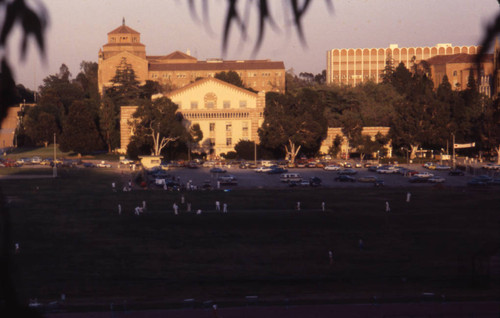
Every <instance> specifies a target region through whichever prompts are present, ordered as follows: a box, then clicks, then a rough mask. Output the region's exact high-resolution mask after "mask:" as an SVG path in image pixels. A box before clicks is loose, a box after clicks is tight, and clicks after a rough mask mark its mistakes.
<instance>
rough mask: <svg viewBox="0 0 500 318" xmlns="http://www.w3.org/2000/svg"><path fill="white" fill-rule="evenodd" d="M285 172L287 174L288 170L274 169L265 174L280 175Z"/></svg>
mask: <svg viewBox="0 0 500 318" xmlns="http://www.w3.org/2000/svg"><path fill="white" fill-rule="evenodd" d="M285 172H288V170H287V169H285V168H281V167H274V168H272V169H271V170H269V171H268V172H267V173H268V174H281V173H285Z"/></svg>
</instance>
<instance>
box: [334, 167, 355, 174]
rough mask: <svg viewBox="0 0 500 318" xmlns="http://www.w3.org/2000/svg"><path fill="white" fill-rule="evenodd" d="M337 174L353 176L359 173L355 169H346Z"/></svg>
mask: <svg viewBox="0 0 500 318" xmlns="http://www.w3.org/2000/svg"><path fill="white" fill-rule="evenodd" d="M337 173H338V174H340V175H353V174H356V173H358V172H357V171H356V170H354V169H351V168H346V169H342V170H340V171H338V172H337Z"/></svg>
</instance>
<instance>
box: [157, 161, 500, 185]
mask: <svg viewBox="0 0 500 318" xmlns="http://www.w3.org/2000/svg"><path fill="white" fill-rule="evenodd" d="M405 167H408V168H410V169H413V170H417V171H419V172H428V173H431V174H433V175H434V176H439V177H443V178H444V179H445V181H444V182H443V183H440V185H442V186H450V187H463V186H467V182H468V181H470V180H472V179H473V178H474V177H475V175H477V174H490V175H491V176H493V175H494V173H495V172H493V171H483V169H477V170H475V175H474V174H471V173H465V175H464V176H449V175H448V171H436V170H427V169H425V168H423V167H422V166H421V165H417V164H413V165H409V166H408V165H405ZM223 169H224V170H226V171H227V172H226V173H225V174H230V175H233V176H234V177H235V178H236V179H237V185H231V186H224V185H221V186H220V187H221V188H288V187H290V185H289V184H287V183H284V182H281V181H280V175H279V174H267V173H258V172H255V171H253V169H240V168H238V167H234V166H225V167H223ZM355 170H356V174H355V175H353V177H354V178H355V179H358V178H360V177H364V176H376V177H378V178H379V179H382V180H383V181H384V186H385V187H407V186H412V187H414V186H416V187H432V186H435V185H436V184H435V183H429V182H426V183H410V182H409V179H410V177H409V176H403V175H401V174H378V173H376V172H372V171H369V170H368V169H367V168H356V169H355ZM288 172H293V173H298V174H300V176H301V177H302V178H303V179H304V180H309V178H312V177H318V178H320V179H321V180H322V184H321V186H322V187H332V188H347V187H353V188H358V187H373V186H374V184H373V183H362V182H358V181H355V182H340V181H335V178H336V177H337V176H338V175H339V173H338V172H337V171H326V170H324V169H321V168H292V169H288ZM167 173H168V174H170V175H172V176H174V177H175V178H179V179H180V181H181V183H182V184H186V182H188V181H189V180H191V181H192V184H194V185H198V186H200V185H202V184H205V183H209V184H210V185H211V186H212V187H214V188H215V187H217V179H218V177H219V176H221V175H224V174H221V173H210V168H204V167H200V168H197V169H188V168H170V170H168V172H167ZM296 187H301V186H300V185H297V186H296Z"/></svg>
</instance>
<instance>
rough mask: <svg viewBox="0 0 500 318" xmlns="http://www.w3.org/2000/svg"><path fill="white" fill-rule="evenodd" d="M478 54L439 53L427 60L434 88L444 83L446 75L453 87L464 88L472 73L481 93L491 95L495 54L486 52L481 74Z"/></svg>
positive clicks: (482, 59) (482, 60)
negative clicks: (477, 61)
mask: <svg viewBox="0 0 500 318" xmlns="http://www.w3.org/2000/svg"><path fill="white" fill-rule="evenodd" d="M477 58H478V55H477V54H466V53H459V54H453V55H438V56H434V57H432V58H430V59H428V60H427V63H428V64H429V66H430V70H431V79H432V81H433V83H434V88H437V87H438V86H439V84H441V83H442V81H443V77H444V76H445V75H446V76H447V77H448V81H449V82H450V84H451V87H452V89H455V90H464V89H466V88H467V82H468V80H469V75H470V74H471V73H472V75H473V76H474V80H475V81H476V83H477V88H478V90H479V92H480V93H482V94H484V95H486V96H488V97H489V96H491V85H492V81H493V73H494V65H493V54H485V55H484V56H483V57H482V58H481V61H480V65H479V74H478V69H477V64H476V60H477Z"/></svg>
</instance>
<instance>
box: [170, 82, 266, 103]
mask: <svg viewBox="0 0 500 318" xmlns="http://www.w3.org/2000/svg"><path fill="white" fill-rule="evenodd" d="M206 82H215V83H219V84H222V85H224V86H230V87H231V88H233V89H235V90H238V91H240V92H242V93H244V94H249V95H252V96H257V94H256V93H254V92H251V91H249V90H247V89H244V88H241V87H238V86H235V85H233V84H230V83H228V82H224V81H221V80H220V79H217V78H213V77H206V78H203V79H200V80H197V81H196V82H194V83H191V84H189V85H186V86H183V87H181V88H179V89H176V90H175V91H171V92H170V93H168V94H166V96H167V97H169V98H170V97H171V96H174V95H178V94H181V93H183V92H184V91H186V90H188V89H191V88H193V87H195V86H199V85H201V84H204V83H206Z"/></svg>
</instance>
